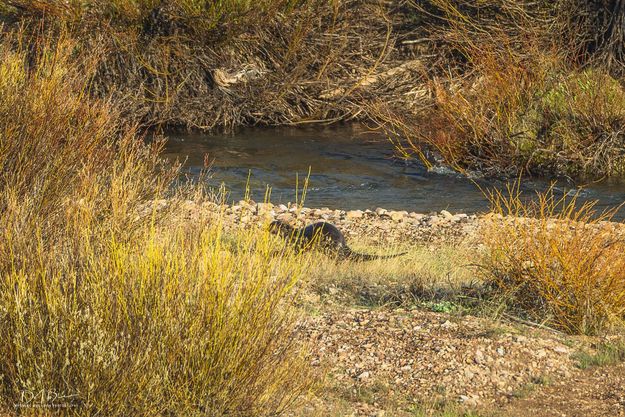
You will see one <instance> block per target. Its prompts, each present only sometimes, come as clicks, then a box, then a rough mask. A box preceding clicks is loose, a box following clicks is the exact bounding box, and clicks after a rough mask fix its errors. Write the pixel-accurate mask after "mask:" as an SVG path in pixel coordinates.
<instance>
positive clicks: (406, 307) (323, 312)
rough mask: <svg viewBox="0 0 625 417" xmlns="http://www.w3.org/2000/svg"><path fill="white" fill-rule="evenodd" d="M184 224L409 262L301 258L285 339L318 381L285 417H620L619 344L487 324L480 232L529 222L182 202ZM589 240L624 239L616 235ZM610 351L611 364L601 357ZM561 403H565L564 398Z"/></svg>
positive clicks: (535, 327) (489, 308) (533, 326)
mask: <svg viewBox="0 0 625 417" xmlns="http://www.w3.org/2000/svg"><path fill="white" fill-rule="evenodd" d="M161 204H163V205H164V204H167V203H166V202H165V201H163V202H162V203H161ZM184 212H185V213H186V214H185V218H184V220H183V221H191V222H193V218H194V217H195V216H197V215H198V214H199V213H206V212H210V213H218V215H217V216H216V217H215V218H216V219H217V218H218V219H220V220H221V221H224V222H226V223H227V224H229V225H230V226H231V227H232V229H233V230H236V229H240V228H243V229H250V230H259V229H261V230H262V227H263V226H266V225H267V224H268V223H269V222H270V221H271V220H274V219H280V220H283V221H287V222H289V223H291V224H296V225H300V226H301V225H305V224H310V223H312V222H315V221H328V222H331V223H332V224H335V225H336V226H337V227H338V228H339V229H341V230H342V231H343V232H344V234H345V235H346V238H347V240H348V243H349V244H350V245H353V246H355V247H358V248H359V250H361V251H366V252H368V253H392V252H396V251H399V250H407V251H408V254H407V255H405V256H402V257H399V258H394V259H392V260H380V261H375V262H370V263H352V262H338V263H337V262H335V261H334V260H332V259H331V258H329V257H326V256H324V255H321V254H318V255H312V256H313V258H314V259H315V260H314V266H311V267H310V269H309V270H308V271H307V274H306V277H305V278H304V280H303V284H304V287H303V289H302V291H301V292H300V298H299V301H298V308H299V309H300V311H301V313H302V316H301V321H300V323H299V324H298V335H299V336H298V337H299V338H300V340H302V342H304V343H306V344H307V345H309V346H310V347H311V352H312V353H311V357H310V358H309V361H310V364H311V365H312V366H313V368H314V369H316V370H317V372H318V373H319V375H320V381H322V382H321V386H320V387H318V388H317V390H316V391H315V394H314V395H311V396H310V397H309V398H308V399H307V401H306V402H304V403H303V404H302V405H301V406H300V407H299V408H297V409H296V410H295V411H293V412H292V413H290V415H294V416H315V415H318V414H320V413H322V414H324V415H336V416H339V415H354V416H400V417H403V416H414V415H415V414H416V415H423V416H426V415H427V416H440V415H446V416H447V415H449V416H465V415H472V416H492V415H503V416H516V415H519V416H521V415H523V413H524V410H526V407H528V408H531V409H533V410H535V413H536V415H537V416H540V417H543V416H544V417H547V416H549V417H551V416H555V415H562V414H565V415H567V416H584V415H589V414H590V415H597V416H619V415H624V414H623V413H624V412H625V408H624V406H625V392H624V391H623V389H622V388H623V386H625V385H623V382H625V381H624V380H623V373H622V371H623V365H622V364H621V363H620V361H621V359H618V358H620V357H621V356H622V355H624V354H625V353H623V352H625V348H624V347H623V346H625V345H623V343H624V342H625V341H623V340H622V339H621V338H620V337H619V336H618V335H604V336H600V337H597V336H594V337H582V336H575V335H569V334H566V333H564V332H561V331H558V330H555V329H553V328H549V327H546V328H544V327H543V328H541V325H540V324H539V323H531V322H525V323H524V321H523V320H515V317H513V316H509V315H505V314H504V315H501V314H500V313H498V312H497V308H496V307H495V306H494V305H493V304H491V303H492V301H493V300H489V299H488V298H487V297H484V296H485V293H480V291H479V288H480V286H481V285H482V281H481V279H482V275H481V274H479V273H478V272H479V271H478V269H477V268H476V266H475V263H476V262H478V260H479V259H480V258H479V255H478V254H479V253H480V250H481V249H480V248H481V247H482V246H481V244H482V243H483V242H482V240H483V235H482V228H483V227H484V226H485V225H487V224H490V223H492V222H495V223H497V224H500V225H502V227H503V226H504V225H505V224H507V223H509V222H519V221H520V222H521V223H523V224H525V227H531V225H532V224H535V223H536V221H537V219H518V218H517V219H511V218H505V217H504V216H499V215H497V214H492V213H489V214H483V215H470V216H469V215H465V214H462V213H455V214H453V213H449V212H446V211H442V212H438V213H427V214H420V213H410V212H398V211H388V210H385V209H382V208H379V209H377V210H365V211H360V210H351V211H350V210H347V211H345V210H330V209H327V208H301V207H296V206H293V207H288V206H286V205H273V204H267V203H255V202H253V201H239V202H238V203H235V204H233V205H219V204H215V203H204V204H201V205H198V204H196V203H194V202H191V201H187V202H185V203H184ZM555 223H556V221H554V222H553V224H555ZM593 227H595V226H593ZM596 227H599V228H602V227H607V228H608V229H609V230H611V233H612V232H614V233H622V232H623V230H624V228H623V225H622V224H620V223H604V224H602V225H598V226H596ZM608 229H603V230H608ZM615 236H616V234H615ZM496 302H499V301H496ZM610 349H614V352H621V353H617V354H616V355H614V356H610V355H611V354H610V353H609V352H611V350H610ZM619 355H621V356H619ZM590 358H594V359H590ZM601 358H612V359H606V360H605V362H601V361H603V359H601ZM584 361H586V362H584ZM589 362H592V363H595V362H596V363H604V365H603V367H596V365H588V363H589ZM585 368H588V369H585ZM321 375H323V376H321ZM572 390H574V392H575V393H576V395H575V396H574V397H569V396H567V393H569V392H571V391H572ZM562 398H566V401H564V402H562V401H561V399H562ZM443 413H446V414H443ZM465 413H469V414H465Z"/></svg>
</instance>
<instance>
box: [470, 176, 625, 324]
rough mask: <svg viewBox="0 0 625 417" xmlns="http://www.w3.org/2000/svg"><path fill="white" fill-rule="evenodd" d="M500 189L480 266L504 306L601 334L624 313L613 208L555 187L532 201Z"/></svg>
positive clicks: (624, 247)
mask: <svg viewBox="0 0 625 417" xmlns="http://www.w3.org/2000/svg"><path fill="white" fill-rule="evenodd" d="M508 191H509V193H508V194H504V193H502V192H499V191H495V192H493V193H492V194H491V202H492V205H493V210H494V212H495V214H500V215H503V216H508V217H498V216H494V217H492V218H491V221H490V222H489V223H488V224H487V225H486V226H485V230H484V242H485V245H486V250H485V254H484V257H483V259H482V266H483V271H485V272H484V275H485V279H486V281H487V282H488V283H489V284H490V285H492V286H493V287H494V288H495V290H496V291H497V292H498V293H500V294H501V295H502V296H503V300H504V301H505V304H506V306H507V307H508V308H509V309H511V310H513V311H514V312H515V313H519V314H523V315H525V316H527V317H529V318H531V319H532V320H534V321H537V322H540V323H547V324H549V325H552V326H555V327H557V328H560V329H562V330H564V331H566V332H570V333H582V334H596V333H599V332H602V331H605V330H609V329H610V328H611V327H613V326H618V325H622V323H623V320H624V319H625V257H624V256H623V253H625V240H624V239H623V228H622V226H621V225H620V224H615V223H612V222H610V221H611V220H612V218H613V215H614V211H608V212H602V213H598V212H597V210H595V209H594V203H592V202H590V203H588V202H587V203H583V204H582V203H581V202H579V201H578V198H577V196H578V194H576V195H573V196H570V197H567V196H564V197H557V196H556V195H555V193H554V190H553V188H551V189H549V190H548V191H546V192H544V193H539V194H538V195H537V198H536V199H535V200H532V201H527V200H525V199H522V198H521V194H520V191H519V189H518V186H513V187H510V189H509V190H508Z"/></svg>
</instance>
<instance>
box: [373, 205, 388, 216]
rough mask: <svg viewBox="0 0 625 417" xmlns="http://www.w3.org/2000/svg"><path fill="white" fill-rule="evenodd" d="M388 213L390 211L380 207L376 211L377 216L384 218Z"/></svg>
mask: <svg viewBox="0 0 625 417" xmlns="http://www.w3.org/2000/svg"><path fill="white" fill-rule="evenodd" d="M387 213H388V210H386V209H383V208H381V207H378V208H377V209H375V214H377V215H378V216H384V215H386V214H387Z"/></svg>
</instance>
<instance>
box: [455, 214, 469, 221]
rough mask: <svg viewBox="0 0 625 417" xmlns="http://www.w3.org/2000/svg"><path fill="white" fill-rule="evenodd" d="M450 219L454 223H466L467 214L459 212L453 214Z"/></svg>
mask: <svg viewBox="0 0 625 417" xmlns="http://www.w3.org/2000/svg"><path fill="white" fill-rule="evenodd" d="M452 220H453V221H454V222H456V223H466V222H468V221H469V216H468V215H467V214H465V213H459V214H456V215H454V216H453V218H452Z"/></svg>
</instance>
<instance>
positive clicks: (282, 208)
mask: <svg viewBox="0 0 625 417" xmlns="http://www.w3.org/2000/svg"><path fill="white" fill-rule="evenodd" d="M288 209H289V208H288V207H287V206H285V205H284V204H280V205H279V206H278V210H280V211H287V210H288Z"/></svg>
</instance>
